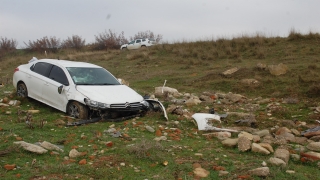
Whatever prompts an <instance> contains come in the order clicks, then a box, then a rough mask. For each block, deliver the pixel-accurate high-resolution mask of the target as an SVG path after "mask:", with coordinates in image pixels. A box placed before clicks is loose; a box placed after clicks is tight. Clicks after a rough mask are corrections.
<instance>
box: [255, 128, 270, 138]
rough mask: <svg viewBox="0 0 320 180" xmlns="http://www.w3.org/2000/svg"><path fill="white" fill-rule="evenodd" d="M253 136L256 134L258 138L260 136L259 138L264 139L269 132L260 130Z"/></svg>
mask: <svg viewBox="0 0 320 180" xmlns="http://www.w3.org/2000/svg"><path fill="white" fill-rule="evenodd" d="M253 134H256V135H258V136H260V137H264V136H266V135H270V132H269V130H268V129H263V130H261V131H256V132H254V133H253Z"/></svg>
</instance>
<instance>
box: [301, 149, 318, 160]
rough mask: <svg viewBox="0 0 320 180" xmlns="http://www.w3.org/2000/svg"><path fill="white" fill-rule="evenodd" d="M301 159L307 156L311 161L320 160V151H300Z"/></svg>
mask: <svg viewBox="0 0 320 180" xmlns="http://www.w3.org/2000/svg"><path fill="white" fill-rule="evenodd" d="M300 156H301V159H302V158H306V159H307V160H310V161H319V160H320V153H317V152H313V151H309V152H305V153H300Z"/></svg>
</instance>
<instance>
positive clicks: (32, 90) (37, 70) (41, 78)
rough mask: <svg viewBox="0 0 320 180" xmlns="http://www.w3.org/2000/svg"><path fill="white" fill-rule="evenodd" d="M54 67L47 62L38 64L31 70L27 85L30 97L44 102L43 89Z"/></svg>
mask: <svg viewBox="0 0 320 180" xmlns="http://www.w3.org/2000/svg"><path fill="white" fill-rule="evenodd" d="M51 67H52V65H51V64H49V63H45V62H38V63H36V64H34V65H33V66H32V67H31V68H30V70H31V71H30V73H29V74H27V81H26V85H27V88H28V95H29V96H30V97H32V98H34V99H36V100H38V101H41V102H43V99H42V88H43V85H44V82H45V79H46V78H47V76H48V74H49V71H50V69H51Z"/></svg>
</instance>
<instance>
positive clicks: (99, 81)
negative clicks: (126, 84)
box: [67, 67, 120, 85]
mask: <svg viewBox="0 0 320 180" xmlns="http://www.w3.org/2000/svg"><path fill="white" fill-rule="evenodd" d="M67 70H68V71H69V73H70V75H71V77H72V80H73V82H74V83H75V84H77V85H120V83H119V81H118V80H117V79H116V78H115V77H114V76H113V75H112V74H111V73H109V72H108V71H107V70H105V69H103V68H87V67H67Z"/></svg>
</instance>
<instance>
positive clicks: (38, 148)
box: [13, 141, 48, 154]
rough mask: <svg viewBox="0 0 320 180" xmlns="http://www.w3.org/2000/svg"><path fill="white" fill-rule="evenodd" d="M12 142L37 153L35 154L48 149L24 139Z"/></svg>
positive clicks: (42, 152)
mask: <svg viewBox="0 0 320 180" xmlns="http://www.w3.org/2000/svg"><path fill="white" fill-rule="evenodd" d="M13 144H18V145H20V147H22V148H23V149H25V150H27V151H30V152H34V153H37V154H44V153H47V152H48V150H46V149H44V148H43V147H41V146H38V145H34V144H30V143H27V142H24V141H16V142H13Z"/></svg>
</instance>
